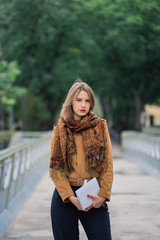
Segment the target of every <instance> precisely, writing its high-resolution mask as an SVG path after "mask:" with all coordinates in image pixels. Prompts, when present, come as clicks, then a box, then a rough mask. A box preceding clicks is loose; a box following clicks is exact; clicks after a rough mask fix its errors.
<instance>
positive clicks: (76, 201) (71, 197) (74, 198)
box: [68, 196, 82, 210]
mask: <svg viewBox="0 0 160 240" xmlns="http://www.w3.org/2000/svg"><path fill="white" fill-rule="evenodd" d="M68 199H69V201H70V202H71V203H73V205H74V206H76V208H78V210H82V208H81V205H80V203H79V200H78V198H77V197H75V196H70V197H69V198H68Z"/></svg>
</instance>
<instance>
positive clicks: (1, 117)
mask: <svg viewBox="0 0 160 240" xmlns="http://www.w3.org/2000/svg"><path fill="white" fill-rule="evenodd" d="M4 129H5V121H4V111H3V105H2V100H1V97H0V130H4Z"/></svg>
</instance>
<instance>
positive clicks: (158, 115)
mask: <svg viewBox="0 0 160 240" xmlns="http://www.w3.org/2000/svg"><path fill="white" fill-rule="evenodd" d="M158 125H160V107H159V106H156V105H148V104H147V105H145V126H158Z"/></svg>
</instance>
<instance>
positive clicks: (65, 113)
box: [60, 79, 95, 120]
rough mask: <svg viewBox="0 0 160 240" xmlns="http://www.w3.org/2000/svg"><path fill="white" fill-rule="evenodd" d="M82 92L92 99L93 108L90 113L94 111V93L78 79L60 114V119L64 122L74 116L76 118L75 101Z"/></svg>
mask: <svg viewBox="0 0 160 240" xmlns="http://www.w3.org/2000/svg"><path fill="white" fill-rule="evenodd" d="M82 90H84V91H86V92H87V93H88V95H89V98H90V103H91V107H90V110H89V111H93V109H94V106H95V99H94V93H93V91H92V89H91V87H90V86H89V85H88V84H87V83H85V82H83V81H81V80H80V79H77V80H76V81H75V83H74V84H73V85H72V87H71V88H70V90H69V92H68V95H67V97H66V100H65V102H64V103H63V106H62V109H61V112H60V117H62V118H63V119H64V120H66V119H73V116H74V112H73V108H72V104H73V100H74V99H75V98H76V97H77V95H78V93H79V92H80V91H82Z"/></svg>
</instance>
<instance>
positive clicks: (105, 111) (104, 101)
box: [100, 98, 111, 122]
mask: <svg viewBox="0 0 160 240" xmlns="http://www.w3.org/2000/svg"><path fill="white" fill-rule="evenodd" d="M100 103H101V105H102V111H103V118H104V119H106V120H107V122H110V121H111V116H110V109H109V103H108V99H106V98H100Z"/></svg>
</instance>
